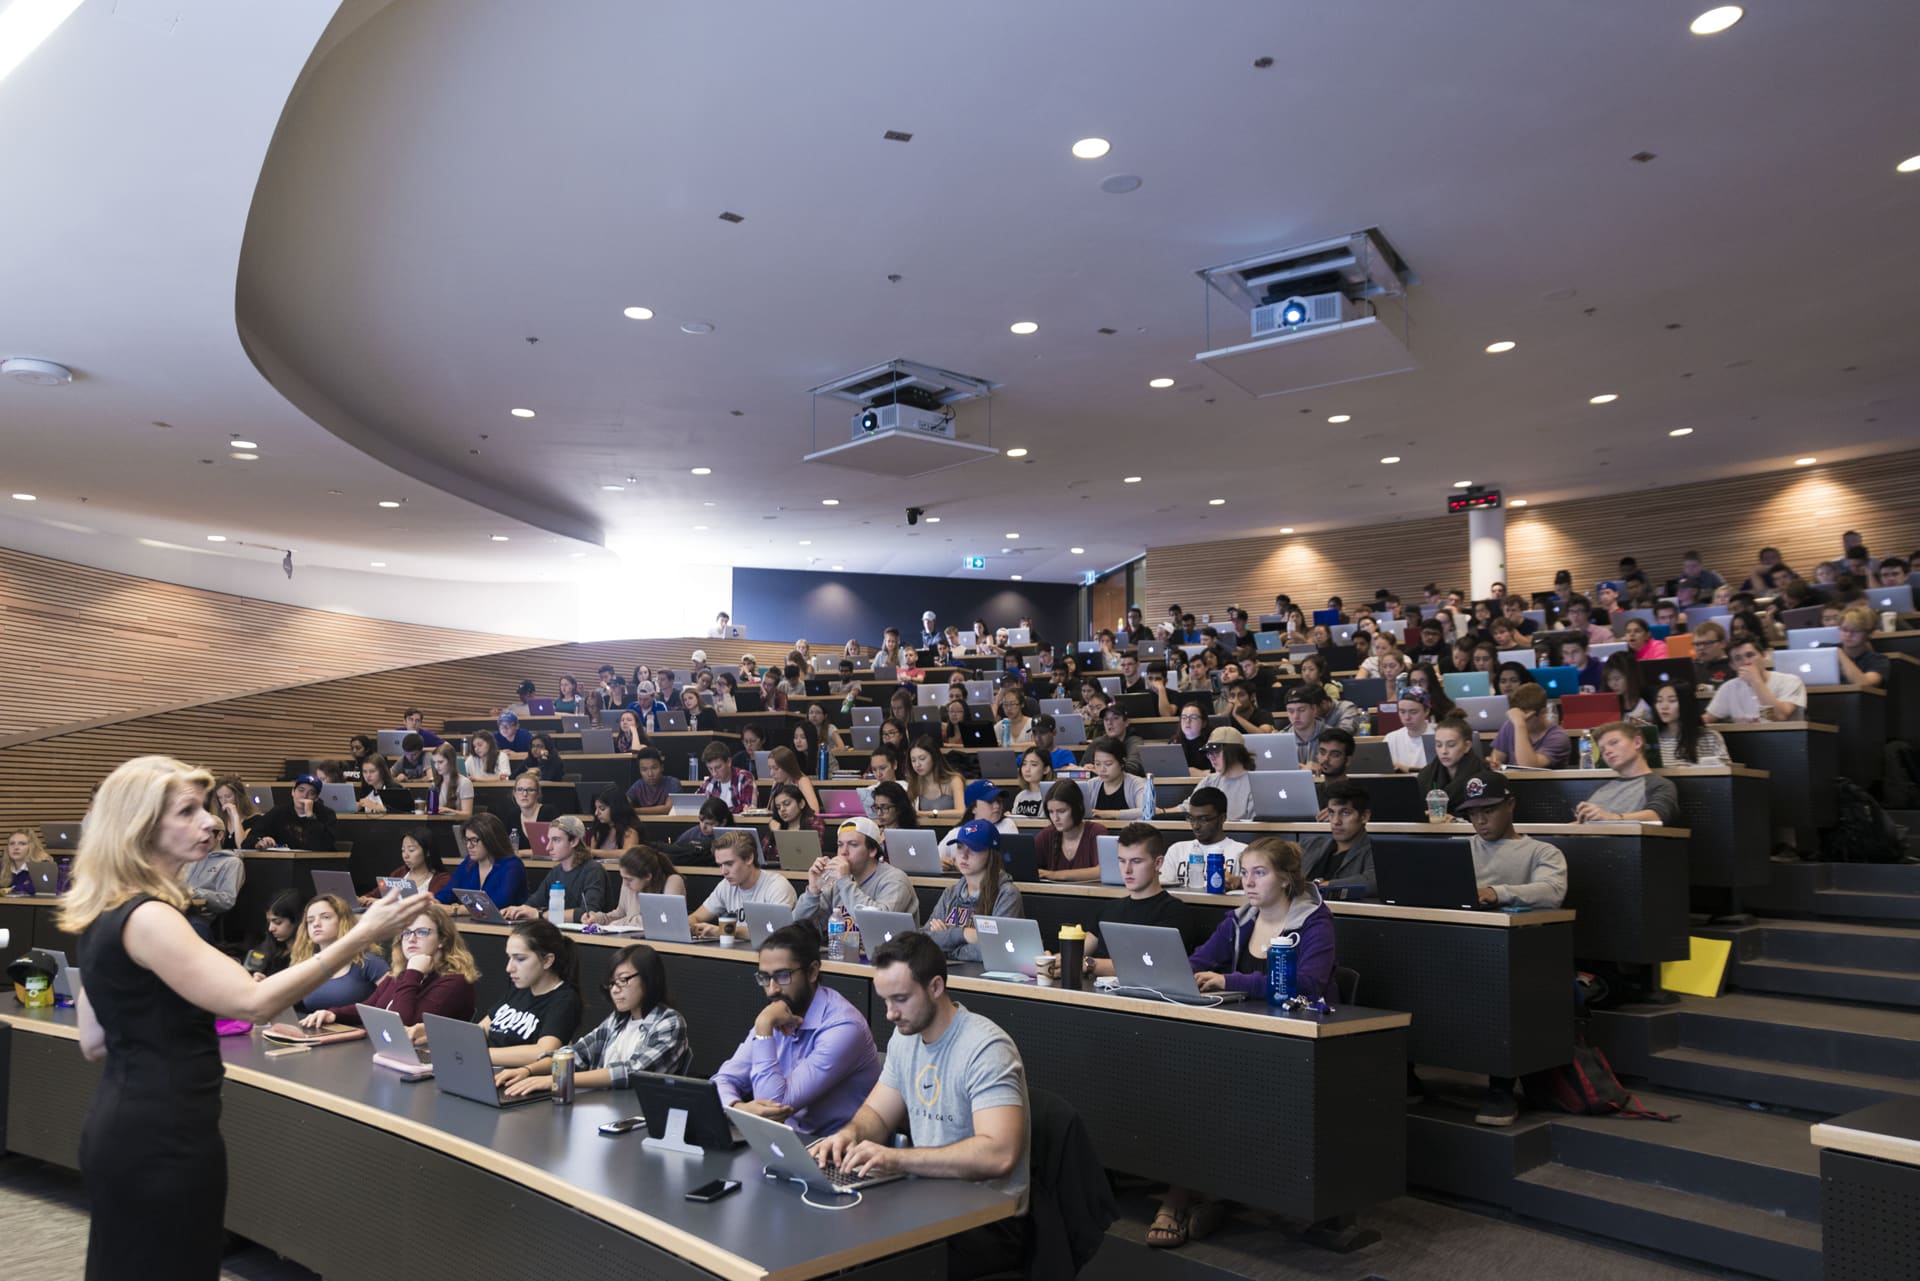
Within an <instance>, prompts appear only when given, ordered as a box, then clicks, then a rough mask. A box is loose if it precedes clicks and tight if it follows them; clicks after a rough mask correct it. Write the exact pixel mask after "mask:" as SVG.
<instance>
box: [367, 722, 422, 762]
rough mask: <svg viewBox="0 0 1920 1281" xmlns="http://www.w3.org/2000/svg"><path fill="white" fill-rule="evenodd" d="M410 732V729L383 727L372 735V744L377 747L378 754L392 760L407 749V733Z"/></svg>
mask: <svg viewBox="0 0 1920 1281" xmlns="http://www.w3.org/2000/svg"><path fill="white" fill-rule="evenodd" d="M411 733H413V731H412V730H410V729H383V730H381V731H380V732H379V733H377V734H375V735H374V736H373V740H374V745H375V746H376V747H378V748H379V750H380V755H382V756H384V757H386V758H387V759H388V760H392V759H393V758H394V757H396V756H399V755H401V754H403V753H404V752H405V751H406V750H407V746H406V744H407V735H409V734H411Z"/></svg>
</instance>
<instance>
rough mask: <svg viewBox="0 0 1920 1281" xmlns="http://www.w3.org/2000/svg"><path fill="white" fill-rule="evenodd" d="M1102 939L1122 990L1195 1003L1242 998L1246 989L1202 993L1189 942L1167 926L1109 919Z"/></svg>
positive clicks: (1224, 1001)
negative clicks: (1195, 980) (1145, 992)
mask: <svg viewBox="0 0 1920 1281" xmlns="http://www.w3.org/2000/svg"><path fill="white" fill-rule="evenodd" d="M1100 941H1101V942H1102V943H1104V944H1106V948H1107V955H1108V956H1110V957H1112V958H1113V972H1114V975H1115V976H1116V977H1118V978H1119V980H1120V991H1121V992H1122V993H1123V994H1124V993H1125V992H1126V991H1127V989H1128V988H1133V989H1134V990H1135V991H1136V992H1138V991H1141V990H1145V991H1149V992H1158V993H1159V994H1160V995H1162V996H1164V997H1166V998H1168V999H1169V1000H1174V1001H1186V1002H1190V1003H1192V1004H1195V1005H1199V1004H1212V1003H1213V998H1215V997H1217V998H1219V1001H1220V1003H1221V1004H1225V1003H1226V1002H1228V1001H1243V1000H1245V999H1246V994H1245V993H1243V992H1209V993H1207V994H1206V995H1204V996H1203V995H1201V992H1200V986H1199V984H1197V983H1195V982H1194V981H1193V967H1192V966H1191V965H1189V964H1187V945H1186V943H1185V942H1184V941H1182V939H1181V938H1180V931H1179V930H1176V929H1173V928H1171V927H1169V926H1165V925H1124V924H1121V923H1120V922H1118V921H1108V922H1106V923H1105V924H1104V925H1102V926H1101V927H1100Z"/></svg>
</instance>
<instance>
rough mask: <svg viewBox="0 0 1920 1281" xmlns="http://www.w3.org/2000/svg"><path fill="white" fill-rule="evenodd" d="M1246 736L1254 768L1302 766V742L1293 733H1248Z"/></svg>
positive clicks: (1248, 753) (1294, 767) (1292, 767)
mask: <svg viewBox="0 0 1920 1281" xmlns="http://www.w3.org/2000/svg"><path fill="white" fill-rule="evenodd" d="M1246 738H1247V755H1249V756H1251V757H1253V768H1254V769H1256V770H1267V769H1299V768H1300V743H1299V740H1297V739H1295V738H1294V736H1293V735H1292V734H1291V733H1286V734H1248V735H1247V736H1246Z"/></svg>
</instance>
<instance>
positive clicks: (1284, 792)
mask: <svg viewBox="0 0 1920 1281" xmlns="http://www.w3.org/2000/svg"><path fill="white" fill-rule="evenodd" d="M1280 799H1281V800H1283V801H1284V800H1286V799H1287V789H1286V788H1284V787H1283V788H1281V789H1280Z"/></svg>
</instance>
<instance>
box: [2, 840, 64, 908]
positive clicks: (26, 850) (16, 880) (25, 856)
mask: <svg viewBox="0 0 1920 1281" xmlns="http://www.w3.org/2000/svg"><path fill="white" fill-rule="evenodd" d="M51 861H52V860H51V856H50V855H48V853H47V850H46V846H44V845H42V844H41V843H40V834H39V833H38V832H30V831H28V830H26V829H25V828H21V829H20V830H19V831H17V832H13V833H11V834H9V835H8V837H7V854H6V862H5V864H4V866H0V894H22V895H30V894H32V893H33V865H34V864H35V863H46V862H51Z"/></svg>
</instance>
